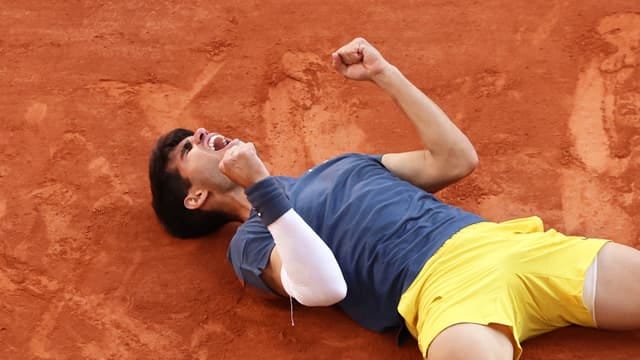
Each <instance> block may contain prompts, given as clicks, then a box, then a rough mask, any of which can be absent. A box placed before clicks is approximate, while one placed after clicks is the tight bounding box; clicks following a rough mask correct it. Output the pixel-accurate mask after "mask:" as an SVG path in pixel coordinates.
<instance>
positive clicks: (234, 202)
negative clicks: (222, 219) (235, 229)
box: [228, 186, 251, 222]
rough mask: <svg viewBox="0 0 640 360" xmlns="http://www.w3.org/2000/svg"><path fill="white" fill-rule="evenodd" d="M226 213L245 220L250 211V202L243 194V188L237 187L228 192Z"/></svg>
mask: <svg viewBox="0 0 640 360" xmlns="http://www.w3.org/2000/svg"><path fill="white" fill-rule="evenodd" d="M228 196H229V197H228V199H229V204H228V213H229V214H231V215H233V216H234V217H235V218H237V219H238V220H240V221H242V222H245V221H247V219H248V218H249V214H250V213H251V203H250V202H249V200H248V199H247V196H246V195H245V194H244V189H242V188H241V187H239V186H238V187H237V188H235V189H233V190H232V191H231V192H229V193H228Z"/></svg>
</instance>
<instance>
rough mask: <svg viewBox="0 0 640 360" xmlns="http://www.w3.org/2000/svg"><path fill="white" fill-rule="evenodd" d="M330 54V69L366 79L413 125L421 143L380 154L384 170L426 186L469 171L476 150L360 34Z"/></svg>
mask: <svg viewBox="0 0 640 360" xmlns="http://www.w3.org/2000/svg"><path fill="white" fill-rule="evenodd" d="M332 58H333V66H334V67H335V69H336V70H337V71H338V72H340V73H341V74H343V75H344V76H345V77H347V78H349V79H354V80H369V81H372V82H374V83H376V84H377V85H378V86H380V88H382V89H383V90H385V91H386V92H387V93H388V94H389V95H390V96H391V97H392V98H393V99H394V100H395V102H396V103H397V104H398V105H399V106H400V108H401V109H402V110H403V111H404V112H405V114H406V115H407V117H408V118H409V119H410V120H411V122H412V123H413V124H414V126H415V127H416V129H417V131H418V134H419V136H420V139H422V142H423V143H424V146H425V148H424V149H421V150H416V151H410V152H404V153H389V154H385V155H384V156H383V157H382V163H383V164H384V166H385V167H387V169H389V171H391V172H393V173H394V174H396V175H397V176H398V177H400V178H402V179H404V180H407V181H409V182H411V183H413V184H415V185H416V186H419V187H421V188H423V189H425V190H427V191H429V192H436V191H438V190H440V189H442V188H444V187H445V186H447V185H449V184H451V183H453V182H455V181H457V180H459V179H461V178H463V177H465V176H466V175H468V174H469V173H471V172H472V171H473V169H474V168H475V167H476V165H477V163H478V156H477V154H476V152H475V149H474V148H473V145H472V144H471V142H470V141H469V139H468V138H467V137H466V136H465V135H464V134H463V133H462V131H460V129H458V128H457V127H456V125H455V124H454V123H453V122H452V121H451V120H450V119H449V117H448V116H447V114H445V113H444V111H442V110H441V109H440V107H438V105H436V104H435V103H434V102H433V101H432V100H431V99H429V97H427V96H426V95H425V94H424V93H423V92H422V91H420V90H419V89H418V88H417V87H415V86H414V85H413V84H412V83H411V82H410V81H409V80H407V78H405V77H404V75H403V74H402V73H401V72H400V71H399V70H398V69H397V68H396V67H395V66H393V65H391V64H390V63H389V62H387V60H385V59H384V57H382V55H381V54H380V52H378V50H376V49H375V48H374V47H373V46H372V45H371V44H369V43H368V42H367V41H366V40H365V39H362V38H357V39H355V40H353V41H351V42H350V43H349V44H347V45H345V46H343V47H342V48H340V49H338V50H337V51H336V52H334V53H333V54H332Z"/></svg>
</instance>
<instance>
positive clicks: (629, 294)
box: [595, 243, 640, 330]
mask: <svg viewBox="0 0 640 360" xmlns="http://www.w3.org/2000/svg"><path fill="white" fill-rule="evenodd" d="M595 320H596V323H597V324H598V328H601V329H608V330H631V329H640V251H638V250H636V249H634V248H632V247H629V246H625V245H621V244H616V243H608V244H607V245H605V246H604V247H603V248H602V250H601V251H600V253H599V254H598V276H597V285H596V299H595Z"/></svg>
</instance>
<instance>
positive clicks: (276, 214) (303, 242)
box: [246, 177, 347, 306]
mask: <svg viewBox="0 0 640 360" xmlns="http://www.w3.org/2000/svg"><path fill="white" fill-rule="evenodd" d="M246 192H247V197H248V199H249V201H250V202H251V204H252V205H253V206H254V207H255V208H256V210H257V211H258V214H259V216H260V218H261V220H262V223H263V224H264V225H265V226H267V228H268V229H269V232H271V235H272V236H273V239H274V241H275V243H276V248H277V251H278V253H279V254H280V258H281V259H282V269H281V274H282V276H281V280H282V284H283V286H284V289H285V291H286V292H287V293H288V294H289V295H291V296H293V297H294V298H295V299H296V300H298V301H299V302H300V303H301V304H303V305H308V306H328V305H333V304H335V303H336V302H338V301H340V300H342V299H343V298H344V297H345V295H346V291H347V285H346V282H345V280H344V277H343V275H342V271H341V269H340V266H339V265H338V262H337V261H336V259H335V256H334V255H333V252H332V251H331V249H329V247H328V246H327V245H326V243H325V242H324V241H322V239H321V238H320V236H318V234H317V233H316V232H315V231H314V230H313V229H312V228H311V227H310V226H309V225H308V224H307V223H306V222H305V221H304V219H302V217H300V215H298V214H297V213H296V211H295V210H294V209H293V208H292V207H291V204H290V202H289V199H288V198H287V197H286V195H285V193H284V191H283V190H282V188H281V187H280V185H279V183H278V181H277V180H276V179H274V178H272V177H269V178H266V179H263V180H262V181H260V182H258V183H256V184H254V185H253V186H251V187H250V188H248V189H247V190H246Z"/></svg>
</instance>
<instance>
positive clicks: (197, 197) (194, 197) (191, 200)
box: [184, 189, 209, 210]
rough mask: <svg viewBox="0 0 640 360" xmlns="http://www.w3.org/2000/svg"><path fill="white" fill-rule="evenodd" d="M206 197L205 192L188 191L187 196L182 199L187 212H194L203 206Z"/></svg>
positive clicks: (207, 194) (207, 193)
mask: <svg viewBox="0 0 640 360" xmlns="http://www.w3.org/2000/svg"><path fill="white" fill-rule="evenodd" d="M207 197H209V192H208V191H207V190H201V189H200V190H193V191H189V193H188V194H187V196H186V197H185V198H184V207H186V208H187V209H189V210H196V209H199V208H200V207H202V205H204V203H205V201H207Z"/></svg>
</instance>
